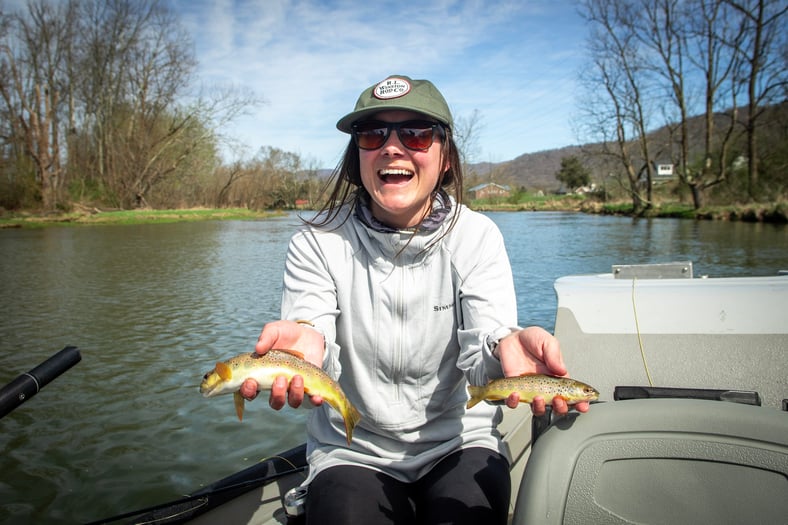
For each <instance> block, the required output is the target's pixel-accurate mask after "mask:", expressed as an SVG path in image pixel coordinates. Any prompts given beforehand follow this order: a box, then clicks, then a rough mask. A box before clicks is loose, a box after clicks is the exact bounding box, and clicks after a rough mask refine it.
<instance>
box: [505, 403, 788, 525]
mask: <svg viewBox="0 0 788 525" xmlns="http://www.w3.org/2000/svg"><path fill="white" fill-rule="evenodd" d="M786 516H788V414H786V413H785V412H781V411H780V410H776V409H774V408H770V407H760V406H751V405H742V404H738V403H730V402H725V401H708V400H697V399H634V400H627V401H614V402H605V403H597V404H594V405H593V406H592V407H591V410H590V411H589V412H588V413H585V414H578V413H570V414H569V415H567V416H565V417H562V418H558V419H557V420H556V421H555V422H554V423H553V424H552V425H551V426H550V427H549V428H548V429H547V430H546V431H545V432H544V433H543V434H542V435H541V436H540V437H539V439H538V440H537V441H536V442H535V443H534V445H533V449H532V451H531V455H530V457H529V459H528V465H527V467H526V470H525V476H524V478H523V481H522V484H521V485H520V490H519V493H518V495H517V500H516V505H515V513H514V517H513V521H512V523H513V525H523V524H535V525H537V524H538V525H543V524H544V525H549V524H559V523H560V524H583V525H586V524H588V523H594V524H625V523H648V524H671V525H673V524H682V523H687V524H698V523H759V524H761V523H780V524H785V523H786V521H785V520H786Z"/></svg>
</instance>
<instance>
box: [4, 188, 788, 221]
mask: <svg viewBox="0 0 788 525" xmlns="http://www.w3.org/2000/svg"><path fill="white" fill-rule="evenodd" d="M469 206H470V207H471V208H472V209H474V210H477V211H574V212H582V213H596V214H604V215H626V216H631V215H632V203H631V202H624V201H620V202H600V201H597V200H593V199H587V198H585V197H583V196H580V195H560V196H556V195H549V196H528V197H527V198H523V199H520V200H519V201H518V202H510V201H489V200H485V201H472V202H470V203H469ZM283 213H284V212H280V211H253V210H248V209H245V208H222V209H206V208H195V209H183V210H120V211H99V210H96V209H88V208H82V209H80V210H79V211H73V212H69V213H33V212H25V213H6V214H4V215H0V228H40V227H44V226H54V225H61V226H70V225H89V224H121V225H122V224H143V223H166V222H187V221H215V220H254V219H266V218H270V217H276V216H281V215H282V214H283ZM644 216H645V217H670V218H679V219H695V220H727V221H737V220H738V221H746V222H768V223H776V224H786V223H788V202H776V203H763V204H741V205H728V206H709V207H705V208H702V209H700V210H695V209H693V207H692V206H690V205H687V204H682V203H675V202H664V203H660V204H658V205H656V206H654V207H653V208H652V209H650V210H648V211H647V212H646V213H645V214H644Z"/></svg>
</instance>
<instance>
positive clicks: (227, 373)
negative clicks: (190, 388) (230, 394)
mask: <svg viewBox="0 0 788 525" xmlns="http://www.w3.org/2000/svg"><path fill="white" fill-rule="evenodd" d="M216 373H217V374H219V377H221V378H222V380H223V381H229V380H230V379H232V378H233V371H232V369H231V368H230V367H229V366H227V365H226V364H224V363H216Z"/></svg>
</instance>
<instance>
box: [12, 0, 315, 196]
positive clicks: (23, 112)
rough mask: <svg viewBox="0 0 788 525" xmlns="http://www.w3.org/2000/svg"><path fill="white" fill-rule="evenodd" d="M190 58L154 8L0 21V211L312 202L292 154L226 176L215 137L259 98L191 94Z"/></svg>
mask: <svg viewBox="0 0 788 525" xmlns="http://www.w3.org/2000/svg"><path fill="white" fill-rule="evenodd" d="M193 49H194V45H193V41H192V39H191V37H190V35H188V34H187V32H186V31H185V30H184V29H183V27H182V26H181V25H180V23H179V21H178V19H177V17H176V15H175V14H174V13H173V12H172V11H171V10H169V9H168V8H167V7H166V6H165V5H164V4H163V3H161V2H159V1H158V0H67V1H65V2H53V1H46V0H33V1H30V2H29V3H28V4H27V7H26V9H23V10H21V11H19V12H5V11H0V207H3V208H6V209H19V208H36V207H38V208H42V207H43V208H44V209H46V210H55V209H67V208H68V207H70V206H71V204H72V203H74V202H87V203H92V204H96V205H100V206H105V207H116V208H126V209H127V208H133V207H140V206H148V205H150V206H154V207H163V208H167V207H184V206H195V205H208V206H227V205H239V206H248V207H257V208H266V207H271V206H275V205H277V203H281V202H290V203H292V202H293V199H294V198H293V195H295V194H299V192H303V193H305V194H309V193H314V191H315V189H314V186H315V185H316V180H315V179H316V176H315V172H316V170H314V169H313V168H312V167H310V166H305V165H304V163H303V161H302V160H301V159H300V158H299V157H298V156H297V155H295V154H291V153H287V152H283V151H281V150H278V149H276V148H261V149H260V150H259V151H258V152H257V153H256V154H255V155H253V156H252V157H251V158H245V159H243V160H238V161H236V162H234V163H232V164H231V165H225V164H224V162H223V161H222V159H221V156H220V149H221V148H222V147H225V148H230V149H231V148H232V147H233V144H232V139H231V137H227V136H225V135H224V134H223V130H225V129H227V128H228V127H229V126H230V125H231V124H232V122H233V121H234V120H236V119H237V118H238V117H239V116H241V115H243V114H245V113H247V112H248V111H249V110H250V109H251V108H254V107H255V106H257V105H259V104H260V100H259V99H257V98H256V97H255V96H254V95H252V94H251V93H249V92H248V91H247V90H244V89H243V88H239V87H235V86H202V85H199V82H198V79H196V78H195V70H196V63H197V62H196V59H195V56H194V51H193ZM196 86H199V87H196Z"/></svg>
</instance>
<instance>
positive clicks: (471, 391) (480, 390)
mask: <svg viewBox="0 0 788 525" xmlns="http://www.w3.org/2000/svg"><path fill="white" fill-rule="evenodd" d="M468 395H470V396H471V398H470V399H469V400H468V404H466V405H465V408H466V409H468V408H473V407H474V406H476V405H477V404H478V403H479V401H481V400H482V399H484V387H482V386H473V385H468Z"/></svg>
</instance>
